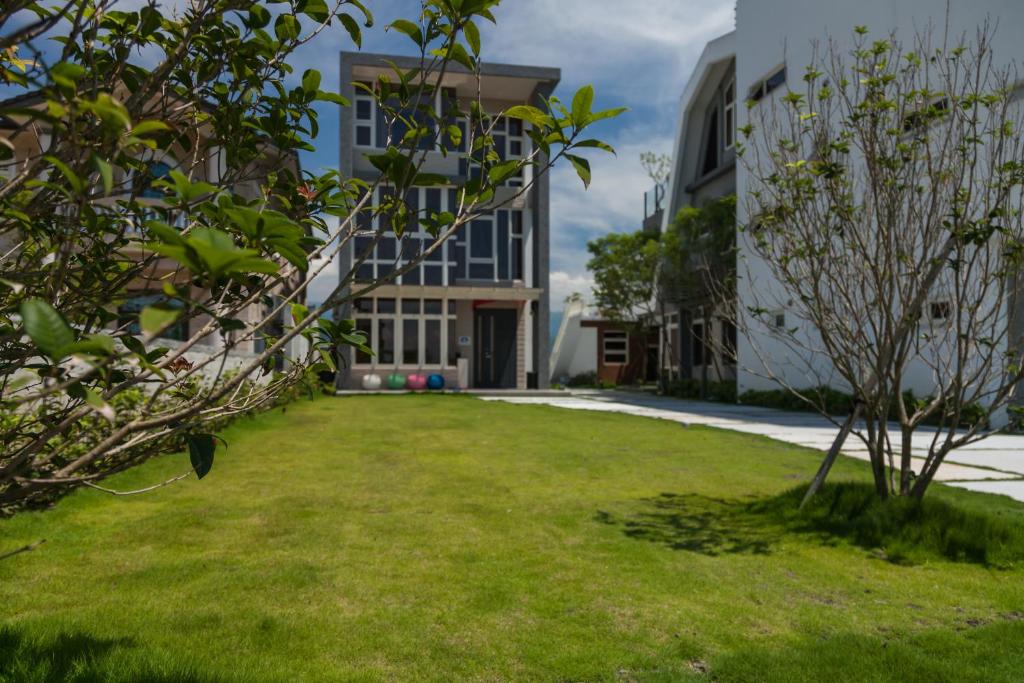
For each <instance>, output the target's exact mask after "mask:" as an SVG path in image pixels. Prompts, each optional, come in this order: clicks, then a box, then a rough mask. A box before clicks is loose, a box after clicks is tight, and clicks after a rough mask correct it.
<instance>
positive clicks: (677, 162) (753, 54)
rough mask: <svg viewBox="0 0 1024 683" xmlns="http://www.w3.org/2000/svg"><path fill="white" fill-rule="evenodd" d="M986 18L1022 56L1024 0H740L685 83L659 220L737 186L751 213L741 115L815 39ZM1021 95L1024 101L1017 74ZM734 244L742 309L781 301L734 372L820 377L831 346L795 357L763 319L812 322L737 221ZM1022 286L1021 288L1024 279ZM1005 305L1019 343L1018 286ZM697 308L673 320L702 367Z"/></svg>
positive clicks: (1023, 307)
mask: <svg viewBox="0 0 1024 683" xmlns="http://www.w3.org/2000/svg"><path fill="white" fill-rule="evenodd" d="M986 24H987V25H988V26H989V27H990V28H994V29H995V32H994V36H993V39H992V42H991V45H990V47H991V49H992V52H993V55H994V58H995V60H996V62H997V65H1003V66H1009V65H1012V64H1015V63H1018V62H1020V61H1021V58H1022V57H1024V54H1022V48H1021V43H1020V41H1019V40H1018V37H1017V32H1016V31H1015V29H1016V27H1018V26H1021V25H1022V24H1024V4H1022V3H1019V2H1012V1H1010V0H976V1H975V2H972V3H947V2H946V0H907V1H906V2H902V1H901V2H891V0H859V1H858V2H821V1H819V0H770V1H765V0H738V1H737V3H736V29H735V30H734V31H731V32H729V33H727V34H725V35H723V36H721V37H719V38H716V39H714V40H712V41H711V42H709V43H708V44H707V46H706V47H705V49H704V52H703V54H702V55H701V57H700V59H699V61H698V63H697V66H696V68H695V69H694V72H693V74H692V76H691V77H690V80H689V82H688V83H687V85H686V88H685V90H684V92H683V95H682V99H681V102H680V116H679V123H678V127H677V130H676V144H675V149H674V153H675V154H674V168H673V173H672V179H671V181H670V183H669V191H668V198H667V207H666V211H665V216H664V219H663V223H662V229H663V230H664V229H666V228H667V227H668V226H669V225H670V221H671V220H672V217H673V216H674V215H675V214H676V212H677V211H678V210H679V209H680V208H682V207H684V206H701V205H702V204H703V203H704V202H706V201H708V200H709V199H712V198H714V197H718V196H722V195H724V194H728V193H731V192H735V193H736V194H737V198H738V200H737V224H738V225H739V226H743V225H745V224H747V222H748V221H749V220H750V217H749V216H748V215H747V202H746V201H745V198H746V194H747V192H748V191H749V190H748V188H749V187H750V185H751V184H752V181H751V169H750V168H749V167H748V166H747V165H746V164H744V163H740V164H737V163H736V158H735V152H734V149H735V144H736V135H737V132H736V131H737V129H738V126H744V125H745V124H746V123H747V122H748V121H750V120H756V115H757V112H758V110H759V109H760V108H762V107H770V106H772V102H773V101H774V100H777V99H778V98H779V97H781V96H783V95H784V94H785V93H786V92H788V89H789V88H794V89H797V90H799V89H801V88H802V87H803V86H804V83H803V74H804V70H805V68H806V67H807V66H808V65H809V64H811V63H812V62H813V61H814V59H815V54H816V51H817V55H818V56H819V57H820V56H821V51H822V49H823V45H824V44H825V43H826V42H827V41H828V40H832V41H834V45H835V46H836V47H837V49H839V50H843V49H852V38H853V35H854V29H855V28H856V27H858V26H865V27H868V29H869V30H870V31H871V33H872V35H877V36H889V35H890V34H892V36H893V37H894V39H895V40H897V41H901V42H902V43H904V44H905V45H911V44H913V40H914V37H915V35H916V34H918V33H920V32H921V31H924V30H927V28H928V27H929V26H931V27H933V28H934V29H935V30H936V31H937V32H938V35H940V36H941V35H943V34H946V35H949V36H951V37H953V39H959V37H961V36H964V37H965V38H967V39H972V38H973V37H974V36H975V35H976V34H977V31H978V30H979V29H980V28H982V27H984V26H985V25H986ZM1017 99H1018V103H1019V102H1020V84H1019V83H1018V84H1017ZM736 248H737V257H736V258H737V261H736V262H737V263H738V264H739V267H738V269H737V274H738V278H737V288H736V302H735V304H734V305H735V306H736V310H737V311H738V312H739V313H740V314H742V312H743V311H744V310H746V307H748V306H755V305H756V306H760V307H763V306H764V302H765V301H767V300H773V299H774V300H775V301H777V302H778V305H777V310H773V311H772V312H771V315H770V316H767V318H766V319H765V320H763V321H762V320H760V319H759V320H758V321H751V322H750V324H749V326H748V329H746V330H745V334H744V335H741V336H740V339H739V340H738V341H737V344H736V353H735V358H736V360H735V365H734V366H733V368H732V372H733V373H734V376H735V379H736V382H737V389H738V391H739V393H740V394H742V393H743V392H744V391H747V390H750V389H766V388H774V387H775V386H776V385H775V383H774V382H773V380H771V379H769V378H768V377H770V376H774V377H780V378H783V379H784V380H785V381H786V382H787V383H789V384H790V385H793V386H797V387H806V386H811V385H813V384H814V383H816V382H819V381H821V380H820V378H821V377H825V376H828V375H829V368H830V365H829V362H828V360H827V358H826V357H825V356H824V355H821V356H820V357H818V358H816V359H815V360H814V363H811V364H807V363H806V362H804V360H801V361H800V362H797V361H795V360H793V359H792V358H791V357H790V355H791V349H789V348H788V347H787V346H786V344H785V343H784V341H780V339H779V338H778V335H775V334H773V333H772V331H771V330H770V329H768V328H767V327H765V326H776V327H785V328H786V329H791V328H794V326H800V325H802V324H804V323H802V322H801V321H800V320H798V319H797V316H795V315H793V314H792V313H791V312H790V311H789V310H787V309H788V308H789V306H790V305H791V304H792V302H791V301H788V298H787V294H786V292H785V290H784V289H783V288H782V287H781V285H780V284H779V283H778V282H777V281H775V280H774V278H773V276H772V274H771V271H770V269H769V268H768V266H767V264H765V263H764V262H763V261H762V260H761V259H760V256H759V255H758V254H757V252H756V251H755V250H754V249H753V248H752V245H751V243H750V242H749V240H748V239H746V238H745V237H744V233H743V232H741V231H740V232H737V239H736ZM1016 291H1017V292H1019V291H1020V279H1018V286H1017V288H1016ZM1008 306H1009V309H1010V310H1008V311H1006V312H1005V319H1006V321H1007V325H1009V328H1010V329H1009V334H1008V335H1007V341H1006V343H1009V344H1017V345H1018V346H1019V345H1021V343H1022V341H1024V297H1022V296H1019V295H1012V296H1011V297H1010V298H1009V302H1008ZM947 307H948V304H945V305H943V302H942V301H934V302H930V305H929V306H928V307H926V312H925V314H924V315H925V316H931V317H934V316H936V315H941V314H943V312H944V311H946V310H947ZM693 316H694V312H693V311H692V310H690V311H687V310H686V307H685V305H684V306H681V308H680V310H679V311H678V313H675V314H673V315H671V316H669V319H668V320H667V321H666V323H667V324H668V325H669V327H670V330H671V331H672V334H673V335H674V336H676V338H679V339H680V342H679V348H680V356H681V357H680V359H679V362H680V364H681V365H683V367H684V368H686V369H687V370H688V371H689V372H690V373H695V372H697V371H699V367H698V360H699V359H701V358H706V352H705V351H704V349H703V348H702V345H701V344H700V343H699V337H700V334H699V333H703V334H707V330H708V327H707V326H708V325H712V326H713V325H715V324H716V323H713V322H711V323H709V322H708V321H707V320H701V319H695V318H694V317H693ZM930 322H932V323H936V321H930ZM939 322H941V321H939ZM719 324H720V323H719ZM936 324H937V323H936ZM716 333H722V334H729V333H730V332H729V331H728V330H725V331H724V332H722V331H721V330H719V331H715V330H714V329H712V331H711V334H716ZM806 333H807V334H812V333H813V332H812V331H810V330H807V331H806ZM720 346H721V345H720ZM695 349H696V350H695ZM684 374H685V373H684ZM905 383H906V388H908V389H911V390H913V391H914V392H915V393H916V394H917V395H919V396H925V395H929V394H930V393H932V392H934V390H935V378H934V377H933V373H932V372H931V371H930V370H929V368H928V367H927V364H922V363H915V364H912V367H910V368H909V369H908V372H907V375H906V377H905Z"/></svg>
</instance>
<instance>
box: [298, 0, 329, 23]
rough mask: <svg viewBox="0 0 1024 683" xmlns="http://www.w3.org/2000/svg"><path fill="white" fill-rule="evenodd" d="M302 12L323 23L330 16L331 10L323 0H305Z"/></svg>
mask: <svg viewBox="0 0 1024 683" xmlns="http://www.w3.org/2000/svg"><path fill="white" fill-rule="evenodd" d="M302 13H303V14H305V15H306V16H307V17H309V18H310V19H312V20H313V21H315V22H317V23H323V22H325V21H327V20H328V19H329V18H330V16H331V11H330V10H329V9H328V8H327V3H326V2H324V0H306V4H305V6H304V7H303V8H302Z"/></svg>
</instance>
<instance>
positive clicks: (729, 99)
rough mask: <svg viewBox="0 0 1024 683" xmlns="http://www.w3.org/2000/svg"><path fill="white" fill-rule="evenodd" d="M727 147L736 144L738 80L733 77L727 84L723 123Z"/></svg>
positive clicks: (729, 147) (730, 147)
mask: <svg viewBox="0 0 1024 683" xmlns="http://www.w3.org/2000/svg"><path fill="white" fill-rule="evenodd" d="M722 132H723V134H724V139H725V148H726V149H732V148H733V145H735V144H736V80H735V79H731V80H730V81H729V84H728V85H727V86H725V122H724V123H723V131H722Z"/></svg>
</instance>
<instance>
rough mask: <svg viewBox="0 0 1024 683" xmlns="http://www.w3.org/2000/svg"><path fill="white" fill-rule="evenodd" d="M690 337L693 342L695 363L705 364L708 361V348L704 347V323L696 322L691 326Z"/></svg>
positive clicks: (695, 364)
mask: <svg viewBox="0 0 1024 683" xmlns="http://www.w3.org/2000/svg"><path fill="white" fill-rule="evenodd" d="M690 337H691V339H692V342H693V346H692V349H693V354H692V358H693V365H694V366H697V365H704V363H705V362H707V355H706V354H707V350H706V349H705V347H704V323H702V322H701V323H694V324H693V326H692V327H691V328H690Z"/></svg>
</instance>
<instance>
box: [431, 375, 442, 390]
mask: <svg viewBox="0 0 1024 683" xmlns="http://www.w3.org/2000/svg"><path fill="white" fill-rule="evenodd" d="M427 388H428V389H430V390H431V391H440V390H441V389H444V375H431V376H430V377H428V378H427Z"/></svg>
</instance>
